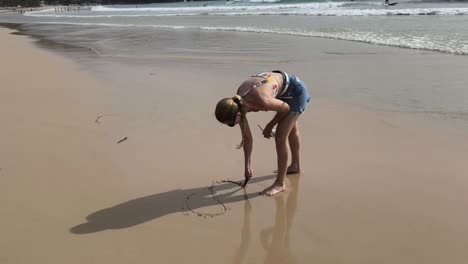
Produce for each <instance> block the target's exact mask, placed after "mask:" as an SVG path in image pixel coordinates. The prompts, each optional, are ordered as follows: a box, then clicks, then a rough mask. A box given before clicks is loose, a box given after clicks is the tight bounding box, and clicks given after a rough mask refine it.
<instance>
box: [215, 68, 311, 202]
mask: <svg viewBox="0 0 468 264" xmlns="http://www.w3.org/2000/svg"><path fill="white" fill-rule="evenodd" d="M309 101H310V96H309V93H308V92H307V87H306V86H305V84H304V83H303V82H302V81H301V80H299V78H297V77H296V76H294V75H290V74H287V73H286V72H283V71H272V72H263V73H259V74H256V75H253V76H252V77H250V78H249V79H247V80H246V81H244V82H243V83H242V84H241V85H240V86H239V89H237V94H236V95H235V96H234V97H232V98H224V99H222V100H221V101H219V102H218V104H217V105H216V111H215V115H216V119H218V121H219V122H221V123H223V124H226V125H228V126H231V127H233V126H235V125H236V124H239V126H240V128H241V132H242V142H241V146H243V148H244V157H245V174H244V176H245V183H244V186H245V184H246V183H247V181H248V180H249V179H250V178H251V177H252V170H251V167H250V164H251V163H250V157H251V155H252V146H253V141H252V133H251V131H250V127H249V123H248V121H247V117H246V114H247V113H248V112H258V111H276V115H275V117H274V118H273V119H272V120H271V121H270V122H269V123H268V124H267V125H266V126H265V129H264V130H263V136H264V137H265V138H271V137H272V136H273V137H274V138H275V143H276V152H277V157H278V176H277V177H276V180H275V182H274V183H273V185H272V186H270V187H268V188H266V189H265V190H263V191H262V193H261V194H263V195H269V196H271V195H275V194H277V193H279V192H282V191H284V190H286V186H285V184H284V177H285V175H286V173H299V172H300V170H301V166H300V162H299V161H300V159H299V150H300V135H299V127H298V118H299V115H300V114H302V113H303V112H304V111H305V108H306V105H307V103H308V102H309ZM275 125H276V126H277V127H276V132H275V133H272V132H273V127H274V126H275ZM289 149H290V150H291V153H292V159H291V165H290V166H289V167H287V165H288V164H287V163H288V155H289Z"/></svg>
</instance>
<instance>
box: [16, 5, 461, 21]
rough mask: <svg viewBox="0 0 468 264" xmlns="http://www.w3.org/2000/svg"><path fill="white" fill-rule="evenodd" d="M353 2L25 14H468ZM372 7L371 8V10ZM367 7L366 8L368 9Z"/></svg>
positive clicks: (457, 10) (100, 8) (448, 9)
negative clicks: (362, 4)
mask: <svg viewBox="0 0 468 264" xmlns="http://www.w3.org/2000/svg"><path fill="white" fill-rule="evenodd" d="M350 3H353V2H323V3H301V4H268V5H251V6H248V5H244V6H241V5H236V6H234V5H226V6H207V7H203V6H197V7H164V8H162V7H141V8H114V7H103V6H96V7H93V8H92V11H91V12H82V13H78V12H65V13H63V12H59V13H57V12H54V10H50V9H49V10H42V11H37V12H28V13H26V14H25V15H27V16H34V17H57V18H59V17H70V18H99V17H109V18H110V17H151V16H155V17H157V16H196V15H215V16H243V15H297V16H396V15H405V16H422V15H424V16H425V15H445V16H451V15H468V7H427V8H393V7H392V8H391V9H387V8H383V7H382V6H381V4H380V7H378V6H375V5H378V3H375V2H369V3H366V4H365V5H366V8H363V7H362V6H361V7H360V8H353V7H348V5H349V4H350ZM353 4H355V3H353ZM373 6H374V7H373ZM369 7H370V8H369Z"/></svg>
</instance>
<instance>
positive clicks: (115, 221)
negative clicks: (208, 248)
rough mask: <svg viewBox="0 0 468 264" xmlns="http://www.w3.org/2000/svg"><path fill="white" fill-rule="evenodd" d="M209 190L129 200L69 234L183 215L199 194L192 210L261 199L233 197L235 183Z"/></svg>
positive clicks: (99, 213)
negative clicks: (175, 214)
mask: <svg viewBox="0 0 468 264" xmlns="http://www.w3.org/2000/svg"><path fill="white" fill-rule="evenodd" d="M275 176H276V175H269V176H261V177H254V178H252V179H251V180H250V182H249V183H255V182H261V181H264V180H269V179H273V178H274V177H275ZM210 187H211V186H205V187H200V188H192V189H177V190H172V191H168V192H163V193H157V194H153V195H148V196H144V197H140V198H137V199H133V200H130V201H126V202H123V203H120V204H117V205H115V206H113V207H109V208H105V209H102V210H99V211H96V212H94V213H91V214H90V215H88V216H87V217H86V220H87V222H86V223H83V224H79V225H77V226H74V227H72V228H70V232H71V233H73V234H89V233H95V232H99V231H103V230H107V229H121V228H128V227H132V226H135V225H139V224H142V223H145V222H148V221H152V220H154V219H157V218H159V217H161V216H165V215H168V214H172V213H177V212H183V211H184V208H183V207H184V203H185V202H186V200H187V197H189V196H190V195H192V194H196V196H192V198H191V200H190V209H192V210H196V209H200V208H203V207H208V206H216V205H219V201H221V202H222V203H223V204H229V203H235V202H239V201H244V200H246V199H249V198H254V197H258V196H259V194H258V193H257V192H253V193H247V194H244V193H243V194H239V195H234V194H235V193H236V192H237V191H239V190H240V189H241V187H239V186H238V185H236V184H232V183H220V184H217V185H216V188H215V190H216V192H221V191H222V192H223V193H222V194H216V193H215V194H213V193H212V192H211V191H210V189H209V188H210ZM247 188H248V187H247ZM231 189H232V190H231ZM247 190H248V189H247Z"/></svg>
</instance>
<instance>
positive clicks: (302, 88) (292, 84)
mask: <svg viewBox="0 0 468 264" xmlns="http://www.w3.org/2000/svg"><path fill="white" fill-rule="evenodd" d="M283 76H284V77H285V78H286V80H285V81H286V82H288V81H289V86H288V87H287V90H286V92H284V93H283V94H281V95H278V97H276V98H277V99H279V100H281V101H283V102H285V103H287V104H288V105H289V108H290V109H291V110H290V112H291V113H293V114H296V115H300V114H302V113H303V112H304V111H305V110H306V106H307V104H308V103H309V101H310V96H309V92H308V91H307V86H306V85H305V84H304V82H303V81H301V80H300V79H299V78H297V77H296V76H294V75H291V74H287V73H284V75H283Z"/></svg>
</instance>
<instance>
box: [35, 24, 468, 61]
mask: <svg viewBox="0 0 468 264" xmlns="http://www.w3.org/2000/svg"><path fill="white" fill-rule="evenodd" d="M41 24H69V25H82V26H106V27H139V28H142V27H143V28H144V27H147V28H148V27H149V28H162V29H173V30H178V29H194V30H205V31H237V32H251V33H268V34H281V35H293V36H303V37H321V38H331V39H339V40H349V41H358V42H365V43H371V44H378V45H386V46H395V47H403V48H410V49H423V50H432V51H440V52H446V53H452V54H459V55H468V42H466V41H465V42H453V41H452V42H446V41H445V40H443V39H440V40H438V39H437V38H432V37H429V36H424V35H422V36H413V35H411V36H410V35H391V34H383V33H382V34H376V33H375V32H366V31H340V32H324V31H315V30H310V31H293V30H282V29H266V28H259V27H240V26H239V27H216V26H173V25H140V24H112V23H74V22H42V23H41Z"/></svg>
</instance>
